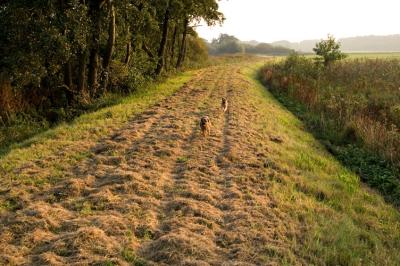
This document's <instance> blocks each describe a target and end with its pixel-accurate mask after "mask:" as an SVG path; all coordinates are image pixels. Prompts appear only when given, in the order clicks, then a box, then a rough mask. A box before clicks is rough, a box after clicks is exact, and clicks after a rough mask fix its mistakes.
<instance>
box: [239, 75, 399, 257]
mask: <svg viewBox="0 0 400 266" xmlns="http://www.w3.org/2000/svg"><path fill="white" fill-rule="evenodd" d="M247 75H248V76H249V79H250V78H251V79H252V80H253V84H254V87H255V88H256V89H255V90H254V91H253V92H252V94H253V95H252V96H251V97H248V98H247V99H246V100H248V101H250V102H252V103H254V104H257V103H258V104H259V105H260V109H259V112H260V117H261V119H262V120H263V121H264V122H262V123H260V125H259V132H260V133H261V134H263V135H266V136H268V135H274V136H279V137H280V138H281V139H282V140H283V143H274V142H269V147H268V148H269V151H268V154H269V155H270V156H271V159H270V161H271V162H273V168H274V169H276V170H272V171H271V170H267V172H266V175H267V176H268V177H269V178H270V180H272V185H271V191H272V194H273V196H274V198H275V199H277V208H279V209H281V210H284V211H285V213H287V214H289V215H290V217H291V220H292V223H293V226H297V227H299V228H300V229H299V233H298V235H297V236H296V238H295V239H294V240H293V247H292V248H293V249H294V250H296V254H298V256H300V257H302V258H304V259H305V260H306V261H307V262H308V264H309V265H399V264H400V255H399V253H398V250H399V249H400V214H399V212H398V210H396V209H395V208H393V207H392V206H391V205H389V204H387V203H385V201H384V200H383V198H382V197H381V196H380V195H378V194H377V193H375V192H373V191H371V190H370V189H368V188H367V187H365V186H364V185H363V184H362V182H360V178H359V176H358V175H357V174H356V173H354V172H353V171H351V170H350V169H348V168H346V167H344V166H343V165H342V164H341V163H340V162H339V161H337V160H336V158H335V157H333V156H332V155H331V154H330V153H329V152H328V151H327V150H326V149H325V148H324V147H323V145H322V144H321V143H319V142H318V141H317V140H316V139H315V138H314V137H313V135H312V134H310V133H308V132H307V131H306V130H305V125H304V124H303V123H302V122H301V121H300V120H299V119H298V118H297V117H296V116H295V115H293V114H292V113H291V112H289V111H287V110H286V109H285V107H284V106H282V104H281V103H280V102H279V101H277V100H276V99H274V97H273V96H272V94H271V93H270V92H269V91H267V90H266V89H265V87H264V86H263V85H262V84H261V83H260V82H259V81H256V80H257V77H256V70H255V69H249V71H248V73H247ZM260 103H262V105H261V104H260ZM278 254H279V253H278ZM282 264H283V265H285V264H292V263H288V261H287V260H285V258H282Z"/></svg>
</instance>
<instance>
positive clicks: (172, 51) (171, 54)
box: [170, 25, 178, 64]
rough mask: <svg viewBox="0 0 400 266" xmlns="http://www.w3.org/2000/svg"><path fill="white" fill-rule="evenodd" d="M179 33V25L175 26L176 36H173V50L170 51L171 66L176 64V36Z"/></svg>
mask: <svg viewBox="0 0 400 266" xmlns="http://www.w3.org/2000/svg"><path fill="white" fill-rule="evenodd" d="M177 33H178V25H175V28H174V34H173V35H172V44H171V50H170V62H171V64H173V63H174V57H175V42H176V35H177Z"/></svg>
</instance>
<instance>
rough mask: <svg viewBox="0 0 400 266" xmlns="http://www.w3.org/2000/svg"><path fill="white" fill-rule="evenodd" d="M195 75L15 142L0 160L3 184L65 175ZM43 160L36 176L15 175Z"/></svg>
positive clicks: (155, 86) (43, 182) (41, 181)
mask: <svg viewBox="0 0 400 266" xmlns="http://www.w3.org/2000/svg"><path fill="white" fill-rule="evenodd" d="M194 74H195V72H185V73H183V74H180V75H178V76H177V77H175V78H171V79H168V80H167V81H166V82H164V83H161V84H153V85H151V86H149V87H148V88H146V89H142V90H140V91H137V92H135V93H134V94H132V95H130V96H128V97H126V98H122V99H120V101H119V103H117V104H115V105H113V106H110V107H106V108H103V109H100V110H99V111H96V112H93V113H88V114H84V115H82V116H80V117H78V118H76V119H75V120H74V121H72V122H71V123H63V124H61V125H59V126H57V127H55V128H53V129H50V130H47V131H45V132H43V133H41V134H38V135H36V136H35V137H33V138H30V139H28V140H26V141H23V142H21V143H17V144H14V145H12V146H11V148H10V151H9V152H8V153H7V154H5V155H3V156H2V157H1V159H0V173H1V176H2V177H1V179H0V184H1V185H2V187H7V186H9V185H10V184H11V183H12V181H17V182H22V183H25V184H30V185H37V186H44V185H46V184H48V183H55V182H57V181H59V180H60V179H62V178H65V176H64V171H63V169H65V168H66V167H70V166H72V165H74V164H76V163H77V162H79V161H82V160H83V159H85V158H87V156H88V155H89V153H88V149H89V148H90V146H92V145H94V144H95V143H96V142H97V141H98V140H100V139H101V138H103V137H105V136H107V135H108V134H110V133H111V132H112V131H113V130H115V129H117V128H120V127H121V126H123V125H124V124H125V123H126V122H127V121H128V120H129V119H130V118H131V117H132V116H134V115H135V114H139V113H140V112H142V111H144V110H145V109H146V108H148V107H150V106H151V105H153V104H155V103H157V102H159V101H160V100H162V99H164V98H166V97H168V96H170V95H172V94H173V93H174V92H176V91H177V90H178V89H179V88H180V87H182V85H183V84H184V83H185V82H187V81H189V80H190V79H191V78H192V76H193V75H194ZM39 159H40V160H43V161H44V162H45V163H46V165H45V167H43V169H42V170H41V171H40V172H39V173H37V174H36V175H35V178H34V179H32V178H31V177H30V176H29V175H26V176H24V175H16V174H15V169H17V168H19V167H21V166H24V165H25V164H27V163H29V162H31V161H34V160H39ZM0 205H1V204H0Z"/></svg>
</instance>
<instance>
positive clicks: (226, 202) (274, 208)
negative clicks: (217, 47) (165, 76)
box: [0, 58, 400, 265]
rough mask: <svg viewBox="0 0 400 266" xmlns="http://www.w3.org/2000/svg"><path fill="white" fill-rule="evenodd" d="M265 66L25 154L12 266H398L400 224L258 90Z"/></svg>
mask: <svg viewBox="0 0 400 266" xmlns="http://www.w3.org/2000/svg"><path fill="white" fill-rule="evenodd" d="M265 60H266V59H255V58H253V59H251V60H246V61H240V60H237V58H236V59H235V60H232V61H231V62H230V63H226V64H223V65H216V66H210V67H208V68H206V69H200V70H197V71H194V72H190V73H186V74H184V75H182V76H179V77H176V78H173V79H170V80H168V81H167V82H166V83H165V84H161V85H159V86H157V87H153V88H152V89H149V90H147V91H144V92H142V93H138V94H136V95H133V96H131V97H130V98H128V99H126V100H124V101H123V102H121V103H120V104H117V105H115V106H112V107H108V108H105V109H102V110H100V111H97V112H95V113H92V114H86V115H84V116H82V117H80V118H78V119H76V120H75V121H74V122H72V123H71V124H65V125H61V126H59V127H57V128H55V129H53V130H50V131H48V132H45V133H42V134H40V135H38V136H36V137H35V138H33V139H30V140H28V141H25V142H24V143H21V144H19V145H15V146H13V147H12V148H11V150H10V151H9V152H8V153H7V154H4V155H2V157H1V161H0V171H1V175H2V179H1V180H0V185H1V191H0V206H1V208H0V224H1V226H0V251H1V252H0V264H10V265H20V264H29V265H48V264H49V265H71V264H74V263H79V264H93V265H207V264H211V265H224V264H228V265H230V264H235V265H311V264H313V265H397V264H400V256H399V254H398V250H399V249H400V214H399V212H398V210H396V209H395V208H394V207H392V206H391V205H390V204H387V203H385V201H384V199H383V197H382V196H380V195H379V194H377V193H376V192H374V191H372V190H370V189H369V188H367V187H365V186H364V185H363V184H362V183H361V182H360V177H359V176H358V175H356V174H355V173H354V172H352V171H350V170H349V169H347V168H345V167H344V166H342V165H341V164H340V163H339V162H338V161H337V160H336V159H335V158H334V157H333V156H332V155H331V154H330V153H329V152H328V151H327V150H326V149H325V148H324V146H323V145H322V144H320V143H319V142H318V141H317V140H316V139H315V138H314V137H313V136H312V135H311V134H310V133H308V132H307V131H306V130H305V125H304V124H303V123H302V122H301V121H300V120H299V119H297V118H296V117H295V116H294V115H293V114H291V113H290V112H289V111H287V110H286V109H285V108H284V107H283V106H282V105H281V104H280V103H279V102H278V101H277V100H275V99H274V98H273V96H272V95H271V94H270V93H269V92H268V91H267V90H266V89H265V88H264V87H263V86H262V85H261V84H260V83H259V82H258V81H257V76H256V73H257V71H258V69H259V68H260V67H261V66H262V65H263V64H265ZM221 97H227V99H228V101H229V109H228V111H227V112H226V113H223V112H221V110H220V101H221ZM203 115H208V116H210V118H211V120H212V125H213V126H212V132H211V135H210V136H209V137H207V138H203V137H201V135H200V132H199V129H198V121H199V119H200V117H201V116H203Z"/></svg>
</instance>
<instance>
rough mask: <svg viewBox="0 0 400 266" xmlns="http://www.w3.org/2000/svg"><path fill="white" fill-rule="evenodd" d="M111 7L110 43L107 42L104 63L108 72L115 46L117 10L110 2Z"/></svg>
mask: <svg viewBox="0 0 400 266" xmlns="http://www.w3.org/2000/svg"><path fill="white" fill-rule="evenodd" d="M109 7H110V21H109V23H108V41H107V50H106V54H105V56H104V61H103V67H104V69H105V70H106V71H107V70H108V68H109V67H110V63H111V59H112V54H113V51H114V46H115V10H114V6H113V5H112V3H111V1H109Z"/></svg>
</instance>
